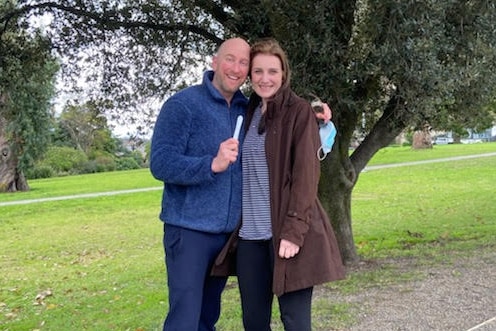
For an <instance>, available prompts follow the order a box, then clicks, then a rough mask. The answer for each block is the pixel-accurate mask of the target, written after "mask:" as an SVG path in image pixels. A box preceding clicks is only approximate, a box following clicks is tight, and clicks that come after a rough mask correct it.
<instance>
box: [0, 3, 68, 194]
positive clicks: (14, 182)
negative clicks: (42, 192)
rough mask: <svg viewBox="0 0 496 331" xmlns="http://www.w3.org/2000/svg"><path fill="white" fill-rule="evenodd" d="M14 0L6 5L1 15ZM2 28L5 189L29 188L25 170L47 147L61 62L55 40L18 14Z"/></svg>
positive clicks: (0, 159)
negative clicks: (54, 51) (29, 29)
mask: <svg viewBox="0 0 496 331" xmlns="http://www.w3.org/2000/svg"><path fill="white" fill-rule="evenodd" d="M8 11H9V3H8V2H4V3H1V4H0V15H4V14H5V13H6V12H8ZM9 23H10V24H8V25H5V26H4V27H3V28H2V29H1V30H0V150H1V154H0V192H14V191H25V190H28V189H29V186H28V183H27V181H26V179H25V177H24V170H26V169H27V168H28V167H30V166H31V165H32V164H33V162H34V161H35V160H36V159H38V158H39V157H40V156H41V155H42V154H43V152H44V150H45V149H46V146H47V144H48V138H49V134H50V132H49V125H50V119H51V107H50V100H51V99H52V97H53V95H54V93H55V87H54V86H55V85H54V81H55V74H56V73H57V71H58V64H57V62H56V61H55V58H54V57H53V56H52V55H51V46H50V43H49V40H48V39H47V38H46V37H43V36H42V35H41V34H40V33H39V32H36V31H34V32H33V33H28V32H26V30H25V29H23V28H22V27H21V26H19V25H18V24H17V20H16V19H15V17H14V18H13V19H12V20H11V21H10V22H9Z"/></svg>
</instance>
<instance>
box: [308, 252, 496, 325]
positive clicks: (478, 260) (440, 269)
mask: <svg viewBox="0 0 496 331" xmlns="http://www.w3.org/2000/svg"><path fill="white" fill-rule="evenodd" d="M388 265H389V266H394V269H395V270H397V271H398V275H400V274H401V273H413V274H415V275H416V276H415V277H414V280H400V281H398V282H392V284H391V283H389V284H388V283H386V284H381V283H380V282H378V283H377V284H375V283H374V284H371V286H370V287H365V288H364V289H363V290H362V291H360V292H358V293H355V294H340V293H335V292H334V291H332V292H333V293H326V292H328V291H326V290H325V289H318V290H317V291H316V293H315V295H316V296H328V297H329V300H332V301H334V302H337V303H348V304H351V306H352V307H353V308H352V309H353V313H354V314H355V318H356V323H354V325H352V326H350V327H349V328H346V329H341V330H342V331H365V330H367V331H368V330H370V331H373V330H381V331H400V330H401V331H402V330H408V331H416V330H418V331H427V330H442V331H451V330H453V331H466V330H469V329H471V328H473V327H474V326H476V325H479V324H480V323H483V322H484V321H488V320H490V319H492V318H494V317H495V316H496V305H495V302H496V250H494V249H492V250H488V251H483V252H481V254H480V255H476V256H471V257H456V258H450V259H449V262H446V263H442V264H441V265H439V264H435V265H429V266H426V265H419V264H418V263H417V262H416V260H415V259H397V260H395V259H391V260H386V261H380V262H377V261H375V262H374V261H368V262H365V263H362V264H360V265H358V266H356V267H353V268H350V270H349V272H350V273H354V272H362V271H371V270H376V271H377V270H381V268H385V269H387V266H388ZM387 277H390V275H388V276H387ZM488 327H489V328H488ZM491 327H492V328H491ZM483 330H484V331H486V330H496V322H494V323H491V325H490V326H486V327H484V328H481V329H480V331H483ZM478 331H479V330H478Z"/></svg>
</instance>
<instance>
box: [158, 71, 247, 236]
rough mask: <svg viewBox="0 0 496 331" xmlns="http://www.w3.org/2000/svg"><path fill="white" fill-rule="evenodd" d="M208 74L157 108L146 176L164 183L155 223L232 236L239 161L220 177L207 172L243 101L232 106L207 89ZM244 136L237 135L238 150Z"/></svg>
mask: <svg viewBox="0 0 496 331" xmlns="http://www.w3.org/2000/svg"><path fill="white" fill-rule="evenodd" d="M212 77H213V72H212V71H207V72H205V73H204V75H203V81H202V83H201V84H199V85H194V86H190V87H188V88H186V89H183V90H181V91H179V92H177V93H176V94H174V95H173V96H172V97H170V98H169V99H168V100H167V101H166V102H165V103H164V105H163V106H162V109H161V111H160V113H159V115H158V117H157V121H156V123H155V128H154V132H153V136H152V144H151V155H150V170H151V172H152V174H153V176H154V177H155V178H156V179H158V180H160V181H162V182H164V191H163V197H162V210H161V212H160V219H161V220H162V221H163V222H165V223H166V224H172V225H176V226H180V227H184V228H188V229H192V230H199V231H203V232H209V233H228V232H232V231H233V230H234V229H235V227H236V225H237V224H238V222H239V221H240V217H241V186H242V185H241V181H242V177H241V160H240V157H238V159H237V161H236V163H234V164H232V165H230V166H229V168H228V169H227V170H226V171H225V172H222V173H217V174H214V173H213V172H212V170H211V164H212V160H213V158H214V157H215V156H216V155H217V152H218V149H219V145H220V143H221V142H222V141H224V140H226V139H228V138H230V137H232V135H233V132H234V128H235V125H236V119H237V117H238V115H244V114H245V109H246V105H247V99H246V97H245V96H244V95H243V94H242V93H241V92H240V91H238V92H236V94H235V95H234V97H233V99H232V100H231V104H230V105H228V104H227V102H226V100H225V98H224V97H223V96H222V95H221V94H220V93H219V92H218V91H217V90H216V89H215V88H214V86H213V85H212ZM243 138H244V130H241V134H240V138H239V140H240V147H241V143H242V141H243Z"/></svg>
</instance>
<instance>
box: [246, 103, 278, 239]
mask: <svg viewBox="0 0 496 331" xmlns="http://www.w3.org/2000/svg"><path fill="white" fill-rule="evenodd" d="M261 117H262V112H261V109H260V107H258V108H257V109H256V110H255V114H254V115H253V119H252V121H251V123H250V127H249V129H248V132H247V133H246V136H245V140H244V143H243V148H242V154H241V155H242V157H241V163H242V167H243V172H242V173H243V200H242V201H243V209H242V210H243V224H242V226H241V229H240V232H239V236H240V238H242V239H245V240H268V239H270V238H272V226H271V222H270V193H269V170H268V167H267V159H266V157H265V132H264V133H263V134H261V135H259V134H258V124H259V122H260V118H261Z"/></svg>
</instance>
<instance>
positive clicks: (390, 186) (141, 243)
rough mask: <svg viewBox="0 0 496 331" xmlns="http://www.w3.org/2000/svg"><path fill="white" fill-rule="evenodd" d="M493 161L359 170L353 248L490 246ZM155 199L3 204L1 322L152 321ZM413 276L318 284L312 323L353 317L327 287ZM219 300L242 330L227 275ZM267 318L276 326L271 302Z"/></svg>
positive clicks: (135, 183)
mask: <svg viewBox="0 0 496 331" xmlns="http://www.w3.org/2000/svg"><path fill="white" fill-rule="evenodd" d="M491 151H496V144H477V145H447V146H435V148H434V149H432V150H429V151H412V150H411V149H409V148H403V147H390V148H387V149H385V150H383V151H380V152H379V153H378V154H377V155H376V156H375V157H374V160H373V161H374V164H380V163H385V162H386V161H387V162H394V161H396V160H397V159H398V160H401V162H404V161H415V160H422V159H426V158H431V156H433V155H437V156H436V157H434V158H438V157H448V156H455V155H466V154H477V153H486V152H491ZM450 153H451V154H450ZM395 155H397V156H396V157H395ZM495 166H496V157H487V158H478V159H469V160H462V161H456V162H441V163H433V164H424V165H416V166H409V167H400V168H391V169H383V170H373V171H367V172H364V173H362V174H361V176H360V180H359V182H358V184H357V187H356V188H355V190H354V194H353V205H352V213H353V220H354V221H353V228H354V235H355V242H356V244H357V247H358V251H359V253H360V255H361V256H363V257H364V258H365V259H368V260H376V259H379V260H380V259H382V258H385V257H388V258H404V257H406V258H410V257H411V258H412V259H415V260H416V261H418V262H417V263H441V261H440V258H439V256H441V257H443V258H445V257H446V253H447V252H449V253H450V254H455V255H456V254H467V255H468V254H474V253H475V252H477V250H480V249H494V246H495V243H494V233H496V220H495V218H494V215H496V205H495V204H494V185H495V183H496V171H494V169H495ZM159 185H160V183H158V182H157V181H155V180H154V179H153V178H152V177H151V175H150V174H149V171H148V170H146V169H145V170H138V171H125V172H112V173H104V174H93V175H84V176H73V177H61V178H52V179H47V180H33V181H30V186H31V188H32V191H30V192H25V193H16V194H3V195H0V202H3V201H12V200H26V199H35V198H45V197H55V196H61V195H72V194H81V193H90V192H105V191H112V190H119V189H134V188H143V187H156V186H159ZM160 199H161V191H148V192H139V193H132V194H122V195H115V196H104V197H96V198H81V199H72V200H61V201H50V202H43V203H35V204H24V205H9V206H0V269H1V273H0V329H1V330H5V331H8V330H11V331H14V330H16V331H17V330H23V331H24V330H51V331H59V330H60V331H65V330H95V331H97V330H98V331H102V330H103V331H106V330H109V331H110V330H115V331H121V330H133V331H136V330H142V331H145V330H146V331H155V330H160V327H161V323H162V319H163V317H164V316H165V313H166V311H167V287H166V276H165V271H164V265H163V250H162V225H161V223H160V222H159V221H158V213H159V208H160ZM415 277H418V275H416V274H415V273H399V271H398V270H397V269H395V268H394V266H387V267H382V268H380V269H371V270H370V271H362V272H354V273H350V275H349V276H348V278H347V279H346V280H345V281H341V282H336V283H331V284H329V285H327V286H326V287H324V290H323V291H324V292H323V293H320V294H319V295H318V296H316V297H315V302H314V309H313V315H314V328H315V330H317V331H319V330H322V331H323V330H326V331H329V330H332V329H333V328H336V327H342V328H344V327H345V326H346V325H347V323H351V322H353V319H354V316H353V307H351V306H347V305H345V304H341V303H339V302H335V301H334V300H333V293H337V292H340V293H345V294H346V293H352V292H356V291H359V290H360V289H362V288H364V287H367V286H382V285H387V284H389V283H391V282H398V281H403V280H408V279H411V278H415ZM48 290H50V291H51V292H50V293H51V295H49V296H46V297H44V298H43V297H42V298H41V299H39V300H37V299H36V297H37V296H38V295H43V294H44V291H48ZM321 292H322V291H321ZM45 293H46V292H45ZM223 300H224V302H223V312H222V318H221V320H220V322H219V325H218V329H219V330H220V331H231V330H241V329H242V326H241V311H240V304H239V296H238V293H237V288H236V282H235V278H232V279H230V281H229V284H228V288H227V289H226V291H225V294H224V298H223ZM275 307H276V306H275ZM274 330H282V327H281V325H280V322H279V321H278V313H277V309H275V313H274Z"/></svg>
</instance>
